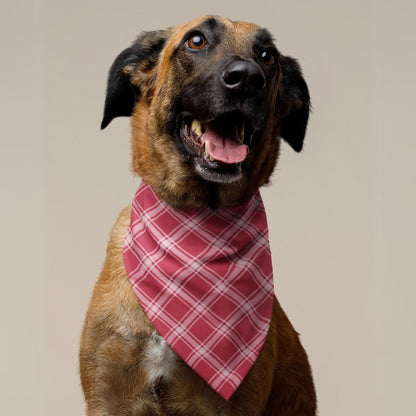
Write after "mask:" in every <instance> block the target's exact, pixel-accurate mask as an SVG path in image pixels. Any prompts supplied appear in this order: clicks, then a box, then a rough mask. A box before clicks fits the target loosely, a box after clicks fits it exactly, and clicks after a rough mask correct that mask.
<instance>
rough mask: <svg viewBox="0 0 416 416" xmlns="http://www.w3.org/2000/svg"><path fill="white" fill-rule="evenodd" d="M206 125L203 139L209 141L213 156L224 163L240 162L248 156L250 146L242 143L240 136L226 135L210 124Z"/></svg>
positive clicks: (210, 152)
mask: <svg viewBox="0 0 416 416" xmlns="http://www.w3.org/2000/svg"><path fill="white" fill-rule="evenodd" d="M204 127H205V133H204V136H203V139H202V140H203V142H204V143H205V142H208V143H207V146H208V152H209V155H210V156H211V157H212V158H214V159H215V160H218V161H220V162H223V163H229V164H233V163H240V162H242V161H243V160H244V159H245V158H246V157H247V153H248V146H247V145H245V144H241V143H240V141H239V139H238V137H224V136H223V135H222V134H221V133H218V132H216V131H215V130H214V129H212V128H211V127H210V126H209V125H208V124H207V125H205V126H204ZM227 134H230V133H227ZM231 136H232V133H231Z"/></svg>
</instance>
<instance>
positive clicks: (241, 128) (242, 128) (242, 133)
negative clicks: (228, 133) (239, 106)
mask: <svg viewBox="0 0 416 416" xmlns="http://www.w3.org/2000/svg"><path fill="white" fill-rule="evenodd" d="M244 127H245V126H244V123H242V124H241V126H240V131H239V134H238V137H239V138H240V140H241V143H243V142H244Z"/></svg>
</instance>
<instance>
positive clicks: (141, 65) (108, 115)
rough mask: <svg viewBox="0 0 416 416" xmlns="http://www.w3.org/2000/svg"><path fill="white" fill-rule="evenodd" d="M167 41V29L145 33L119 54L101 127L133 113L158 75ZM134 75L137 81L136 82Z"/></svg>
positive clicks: (110, 75)
mask: <svg viewBox="0 0 416 416" xmlns="http://www.w3.org/2000/svg"><path fill="white" fill-rule="evenodd" d="M165 42H166V35H165V31H163V30H160V31H152V32H144V33H142V34H141V35H140V36H139V37H138V38H137V39H136V40H135V41H134V42H133V44H132V45H131V46H130V47H129V48H127V49H125V50H124V51H123V52H121V53H120V55H118V56H117V58H116V59H115V61H114V62H113V65H111V68H110V72H109V74H108V79H107V95H106V98H105V105H104V117H103V120H102V122H101V129H105V128H106V127H107V126H108V125H109V124H110V122H111V120H113V119H114V118H116V117H121V116H126V117H128V116H130V115H131V113H132V111H133V109H134V106H135V104H136V101H137V99H138V97H140V95H141V94H143V91H142V88H141V87H142V85H143V87H144V86H145V85H146V84H149V77H154V75H155V71H152V69H155V67H156V66H157V62H158V58H159V54H160V52H161V50H162V49H163V46H164V44H165ZM133 78H134V83H133V82H132V80H133Z"/></svg>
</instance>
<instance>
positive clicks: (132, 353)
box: [80, 18, 316, 416]
mask: <svg viewBox="0 0 416 416" xmlns="http://www.w3.org/2000/svg"><path fill="white" fill-rule="evenodd" d="M203 19H204V18H200V19H197V20H196V21H193V22H190V23H187V24H184V25H181V26H178V27H176V28H172V29H169V31H168V33H169V34H170V35H169V36H170V38H169V41H168V42H167V44H166V45H165V47H164V49H163V52H162V54H161V56H160V60H159V63H158V65H157V67H156V69H152V70H150V71H148V72H146V73H145V74H144V72H145V71H143V68H135V71H136V72H135V73H134V74H132V80H133V82H134V83H136V85H140V88H141V91H142V97H141V99H140V100H139V102H138V103H137V105H136V107H135V109H134V113H133V114H132V118H131V126H132V149H133V150H132V154H133V161H132V169H133V170H134V172H135V173H137V174H138V175H139V176H141V177H142V178H144V179H145V181H146V182H147V183H148V184H150V185H151V186H152V187H153V188H154V189H155V191H156V192H157V193H158V194H159V196H160V197H161V198H163V199H165V200H167V201H168V202H171V203H174V204H175V205H189V204H192V205H198V204H202V203H203V201H204V195H205V194H206V193H207V192H212V185H209V184H206V183H204V181H202V180H201V179H200V178H198V177H197V176H196V175H195V173H194V172H193V171H192V169H191V167H190V166H189V165H186V164H185V163H184V161H183V160H182V158H181V157H180V155H179V154H178V152H177V151H176V149H175V146H174V145H173V143H172V140H171V139H170V138H169V137H168V136H167V135H166V134H165V133H163V130H162V129H161V126H163V123H164V120H165V118H164V114H165V112H166V111H167V108H168V106H169V105H170V103H171V100H172V98H173V96H174V94H175V85H174V84H173V83H172V81H171V80H172V73H171V68H170V57H171V56H172V53H173V50H174V48H175V45H176V44H177V42H179V40H180V39H181V38H182V36H183V34H184V33H185V32H186V31H187V30H189V28H191V27H193V26H194V25H196V24H198V23H199V22H201V21H203ZM222 21H223V22H225V23H226V26H227V28H228V30H229V34H228V38H227V39H228V42H229V46H226V47H229V48H231V47H232V45H236V44H237V48H242V49H244V44H245V42H247V39H249V38H250V36H252V32H253V30H255V29H256V28H257V26H255V25H253V24H247V23H240V22H237V23H233V22H230V21H227V20H225V19H223V20H222ZM131 71H132V69H131V68H126V69H125V72H126V73H127V74H130V73H131ZM277 88H278V86H277V87H276V91H275V92H274V98H273V99H274V100H275V99H276V96H277ZM265 138H266V140H265V143H264V145H263V146H262V147H261V148H260V149H259V150H258V152H257V153H256V154H249V158H250V160H249V161H248V163H249V164H250V166H251V170H250V175H247V174H245V175H244V176H243V178H242V180H241V181H239V182H238V183H236V184H226V185H225V184H216V185H215V187H214V189H215V192H216V194H217V200H218V203H217V205H218V206H228V205H235V204H238V203H241V202H243V201H244V200H245V199H247V195H251V194H252V192H253V191H254V190H255V189H256V188H257V187H259V186H261V185H263V184H264V183H266V182H267V181H268V180H269V177H270V175H271V172H272V171H273V168H274V165H275V163H276V160H277V156H278V152H279V139H278V126H277V123H276V121H275V119H274V118H273V117H270V119H269V121H268V125H267V127H266V133H265ZM172 195H174V196H172ZM129 221H130V208H125V209H124V210H123V211H122V212H121V214H120V216H119V218H118V220H117V222H116V224H115V226H114V227H113V230H112V232H111V236H110V241H109V244H108V248H107V255H106V259H105V263H104V266H103V270H102V272H101V275H100V278H99V280H98V281H97V283H96V285H95V289H94V293H93V296H92V300H91V303H90V306H89V309H88V312H87V316H86V319H85V325H84V329H83V333H82V339H81V350H80V370H81V382H82V388H83V391H84V394H85V399H86V403H87V413H88V415H89V416H115V415H120V416H121V415H129V416H130V415H131V416H133V415H134V416H142V415H143V416H145V415H147V416H149V415H154V416H162V415H165V416H168V415H171V416H187V415H189V416H205V415H206V416H216V415H222V416H273V415H276V416H277V415H279V416H294V415H296V416H303V415H304V416H312V415H314V414H315V411H316V397H315V391H314V387H313V381H312V375H311V371H310V367H309V364H308V360H307V356H306V353H305V351H304V349H303V348H302V346H301V344H300V342H299V338H298V335H297V333H296V332H295V330H294V329H293V327H292V325H291V324H290V322H289V320H288V319H287V317H286V315H285V313H284V312H283V310H282V309H281V307H280V305H279V303H278V301H277V299H276V298H275V301H274V307H273V316H272V321H271V325H270V330H269V333H268V336H267V339H266V342H265V345H264V347H263V349H262V351H261V353H260V355H259V357H258V359H257V360H256V362H255V363H254V365H253V367H252V369H251V370H250V372H249V374H248V376H247V377H246V378H245V379H244V381H243V382H242V384H241V386H240V387H239V388H238V390H237V391H236V392H235V394H234V395H233V396H232V397H231V399H230V400H229V401H225V400H224V399H223V398H221V397H220V396H219V395H218V394H217V393H215V392H214V391H213V390H212V389H211V388H210V387H209V386H208V385H207V384H206V383H205V382H204V381H203V380H202V379H201V378H200V377H199V376H198V375H197V374H196V373H194V372H193V371H192V370H191V369H190V368H189V367H188V366H187V365H186V364H184V363H183V362H182V361H181V360H180V359H179V358H177V361H176V360H175V362H174V365H175V371H174V372H173V374H172V376H171V378H170V379H169V380H163V379H160V380H159V381H157V382H155V381H151V380H149V373H148V372H147V371H146V368H145V366H143V365H142V363H143V360H144V359H145V353H146V347H147V345H148V344H149V339H150V338H151V337H152V334H153V333H154V328H153V326H152V324H151V322H150V321H149V319H148V318H147V316H146V315H145V313H144V312H143V310H142V308H141V306H140V303H139V301H138V299H137V297H136V295H135V294H134V292H133V289H132V287H131V284H130V281H129V279H128V277H127V274H126V270H125V267H124V263H123V255H122V250H123V242H124V238H125V235H126V231H127V228H128V225H129Z"/></svg>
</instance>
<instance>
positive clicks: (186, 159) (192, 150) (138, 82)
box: [101, 16, 310, 207]
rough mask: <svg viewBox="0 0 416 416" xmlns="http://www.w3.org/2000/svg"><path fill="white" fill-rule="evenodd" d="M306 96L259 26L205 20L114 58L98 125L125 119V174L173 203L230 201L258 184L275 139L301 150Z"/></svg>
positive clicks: (148, 38) (268, 168) (269, 167)
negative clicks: (128, 151) (129, 158)
mask: <svg viewBox="0 0 416 416" xmlns="http://www.w3.org/2000/svg"><path fill="white" fill-rule="evenodd" d="M309 106H310V101H309V93H308V88H307V86H306V83H305V81H304V79H303V77H302V74H301V70H300V67H299V65H298V64H297V62H296V61H295V60H294V59H292V58H290V57H287V56H283V55H281V54H280V53H279V51H278V50H277V48H276V46H275V45H274V43H273V40H272V37H271V35H270V34H269V32H268V31H267V30H265V29H262V28H260V27H258V26H257V25H254V24H252V23H244V22H232V21H230V20H227V19H224V18H220V17H213V16H205V17H201V18H199V19H196V20H194V21H192V22H189V23H185V24H183V25H180V26H176V27H172V28H169V29H167V30H164V31H155V32H145V33H143V34H142V35H140V36H139V37H138V39H137V40H136V41H135V42H133V44H132V45H131V46H130V47H129V48H127V49H126V50H124V51H123V52H122V53H121V54H120V55H119V56H118V57H117V58H116V60H115V61H114V63H113V65H112V67H111V69H110V73H109V77H108V86H107V97H106V101H105V109H104V118H103V121H102V125H101V127H102V128H105V127H106V126H107V125H108V124H109V123H110V122H111V120H112V119H114V118H115V117H118V116H131V117H132V122H131V124H132V147H133V164H132V166H133V170H134V171H135V172H136V173H137V174H138V175H139V176H141V177H142V178H143V179H144V180H145V181H146V183H148V184H150V185H151V186H152V187H153V189H154V190H155V191H156V193H157V194H158V195H159V197H161V198H162V199H164V200H165V201H167V202H169V203H172V204H174V205H177V206H186V205H196V206H199V205H209V206H212V207H218V206H229V205H236V204H240V203H242V202H244V201H245V200H246V199H248V198H250V197H251V195H252V193H253V192H254V191H255V189H257V188H258V187H259V186H261V185H263V184H264V183H266V182H267V181H268V180H269V178H270V175H271V173H272V171H273V168H274V166H275V164H276V160H277V157H278V153H279V143H280V141H279V140H280V137H282V138H283V139H284V140H286V141H287V142H288V143H289V144H290V146H291V147H292V148H293V149H294V150H295V151H297V152H299V151H300V150H301V149H302V146H303V139H304V136H305V131H306V125H307V122H308V117H309Z"/></svg>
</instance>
